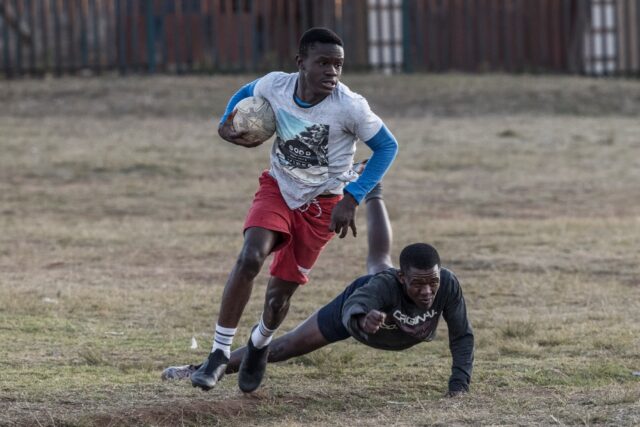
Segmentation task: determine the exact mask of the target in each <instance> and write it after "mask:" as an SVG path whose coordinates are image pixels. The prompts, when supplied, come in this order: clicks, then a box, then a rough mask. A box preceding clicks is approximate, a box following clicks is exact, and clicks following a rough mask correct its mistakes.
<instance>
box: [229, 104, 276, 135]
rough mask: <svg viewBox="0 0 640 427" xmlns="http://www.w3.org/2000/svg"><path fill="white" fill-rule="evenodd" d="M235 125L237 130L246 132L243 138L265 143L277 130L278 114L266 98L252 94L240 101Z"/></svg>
mask: <svg viewBox="0 0 640 427" xmlns="http://www.w3.org/2000/svg"><path fill="white" fill-rule="evenodd" d="M235 109H236V115H235V116H234V117H233V127H234V129H235V130H236V132H246V134H244V135H243V136H242V138H243V139H245V140H247V141H251V142H254V143H263V142H265V141H266V140H267V139H269V138H271V136H272V135H273V134H274V133H275V131H276V115H275V114H274V113H273V109H272V108H271V105H270V104H269V102H267V100H266V99H264V98H262V97H259V96H250V97H248V98H245V99H243V100H242V101H240V102H238V104H237V105H236V108H235Z"/></svg>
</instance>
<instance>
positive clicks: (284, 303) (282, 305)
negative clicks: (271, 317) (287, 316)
mask: <svg viewBox="0 0 640 427" xmlns="http://www.w3.org/2000/svg"><path fill="white" fill-rule="evenodd" d="M289 301H291V295H289V294H285V293H279V292H278V293H276V292H269V293H267V305H268V306H269V309H271V311H272V312H273V313H274V314H279V313H282V312H285V311H287V310H288V309H289Z"/></svg>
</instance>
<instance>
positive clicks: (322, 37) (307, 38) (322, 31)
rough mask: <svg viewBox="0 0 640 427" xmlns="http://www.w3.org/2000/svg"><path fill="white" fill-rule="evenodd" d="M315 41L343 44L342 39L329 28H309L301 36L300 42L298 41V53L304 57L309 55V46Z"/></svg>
mask: <svg viewBox="0 0 640 427" xmlns="http://www.w3.org/2000/svg"><path fill="white" fill-rule="evenodd" d="M314 43H330V44H337V45H338V46H342V39H341V38H340V37H339V36H338V35H337V34H336V33H334V32H333V31H331V30H330V29H328V28H324V27H313V28H309V29H308V30H307V31H305V32H304V34H303V35H302V37H300V43H298V54H299V55H300V56H302V57H305V56H307V53H309V48H310V47H311V45H313V44H314Z"/></svg>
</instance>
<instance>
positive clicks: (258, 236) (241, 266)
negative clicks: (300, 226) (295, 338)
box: [191, 227, 280, 391]
mask: <svg viewBox="0 0 640 427" xmlns="http://www.w3.org/2000/svg"><path fill="white" fill-rule="evenodd" d="M279 238H280V236H279V234H278V233H277V232H274V231H271V230H267V229H265V228H261V227H251V228H249V229H247V230H246V231H245V234H244V244H243V246H242V250H241V251H240V255H239V256H238V259H237V261H236V264H235V266H234V268H233V270H232V271H231V274H230V275H229V278H228V279H227V283H226V285H225V287H224V292H223V294H222V301H221V303H220V314H219V315H218V322H217V325H216V333H215V338H214V344H213V348H212V350H211V353H210V354H209V357H208V358H207V360H206V361H205V362H204V363H203V364H202V366H200V368H198V370H197V371H195V372H194V373H193V374H192V375H191V384H192V385H193V386H194V387H200V388H202V389H203V390H205V391H206V390H209V389H211V388H212V387H214V386H215V385H216V383H217V382H218V381H219V380H220V379H221V378H222V376H223V375H224V371H225V370H226V366H227V363H228V362H229V353H230V345H231V340H232V339H233V335H234V334H235V330H236V328H237V326H238V322H239V321H240V317H241V316H242V312H243V311H244V307H245V306H246V305H247V302H248V301H249V297H250V296H251V291H252V289H253V279H255V277H256V276H257V275H258V273H259V272H260V269H261V268H262V265H263V264H264V260H265V259H266V258H267V256H268V255H269V254H270V253H271V251H272V250H273V248H274V247H275V246H276V244H277V243H278V239H279Z"/></svg>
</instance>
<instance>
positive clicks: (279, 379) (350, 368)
mask: <svg viewBox="0 0 640 427" xmlns="http://www.w3.org/2000/svg"><path fill="white" fill-rule="evenodd" d="M249 78H250V77H249V76H240V77H208V78H182V79H177V78H168V77H159V78H147V79H143V78H137V77H132V78H127V79H115V78H102V79H89V80H82V79H63V80H43V81H15V82H1V83H0V99H2V102H1V103H0V153H2V154H1V156H0V367H1V368H2V369H0V425H104V424H111V425H181V424H184V425H201V424H211V425H258V424H260V425H293V426H302V425H336V424H344V423H346V422H347V420H348V423H349V424H352V425H372V424H383V423H385V424H392V425H461V424H474V425H475V424H483V425H487V424H489V425H637V424H640V403H639V401H640V379H639V378H638V377H634V376H632V371H638V370H640V339H639V338H638V337H640V286H639V285H640V283H639V280H638V277H639V275H640V267H639V264H638V253H639V252H640V155H639V153H640V139H639V138H638V135H640V121H638V119H637V115H638V114H639V113H640V89H638V85H637V82H630V81H624V80H619V81H608V80H591V79H574V78H565V77H562V78H542V77H537V78H533V77H507V76H481V77H469V76H458V75H452V76H434V77H431V76H430V77H425V76H409V77H402V78H398V79H396V80H391V79H390V78H385V77H371V78H369V77H367V76H348V77H347V82H348V83H349V84H350V85H351V86H352V87H353V88H356V89H357V90H359V91H361V92H362V93H363V94H364V95H365V96H367V97H368V98H369V99H370V101H371V103H372V104H373V105H374V107H375V108H376V110H377V111H379V112H380V113H381V115H382V116H383V118H384V119H385V121H386V122H387V124H388V125H389V127H390V128H391V129H392V130H393V132H394V133H395V134H396V136H397V137H398V140H399V141H400V144H401V151H400V155H399V157H398V160H397V161H396V163H395V164H394V166H393V169H392V170H391V171H390V173H389V175H388V177H387V178H386V179H385V188H386V190H385V191H386V200H387V202H388V206H389V210H390V214H391V219H392V221H393V225H394V232H395V240H394V252H395V253H396V254H397V253H398V250H399V249H400V248H402V247H403V246H404V245H405V244H407V243H409V242H412V241H415V240H424V241H429V242H432V243H434V244H435V245H436V246H437V247H438V248H439V249H440V251H441V254H442V256H443V258H444V260H445V264H446V265H448V266H449V267H450V268H452V269H453V270H454V271H455V272H456V273H457V274H458V276H459V277H460V279H461V281H462V284H463V287H464V290H465V294H466V298H467V304H468V307H469V312H470V316H471V320H472V323H473V325H474V328H475V333H476V342H477V350H476V365H475V372H474V382H473V384H472V387H473V392H472V393H471V394H469V395H468V396H465V397H464V398H462V399H455V400H450V399H443V398H442V397H441V396H442V394H443V392H444V390H445V388H446V385H445V384H446V379H447V377H448V373H449V369H450V356H449V353H448V349H447V343H446V339H445V337H446V328H444V326H443V330H441V331H440V338H439V339H438V340H436V341H435V342H433V343H430V344H425V345H422V346H417V347H415V348H413V349H411V350H408V351H406V352H402V353H387V352H380V351H374V350H371V349H368V348H366V347H364V346H362V345H359V344H356V343H354V342H351V341H348V342H345V343H341V344H338V345H335V346H333V347H330V348H327V349H323V350H321V351H319V352H317V353H315V354H312V355H309V356H307V357H304V358H300V359H298V360H294V361H291V362H287V363H283V364H280V365H277V366H272V367H270V369H269V371H268V373H267V378H266V380H265V383H264V386H263V388H262V389H261V390H260V391H259V392H258V393H256V395H255V396H249V397H247V396H243V395H241V394H240V393H239V391H238V390H237V386H236V384H235V378H234V377H228V378H227V379H226V380H225V381H223V382H222V383H221V384H220V387H219V388H217V389H215V390H213V391H211V392H209V393H208V394H204V393H201V392H199V391H197V390H195V389H192V388H191V387H190V386H189V385H188V384H186V383H184V382H183V383H178V384H166V383H162V382H160V381H159V373H160V371H161V370H162V368H163V367H165V366H167V365H169V364H175V363H187V362H196V361H200V360H201V359H203V358H204V356H205V354H206V352H207V349H208V347H209V345H210V338H211V333H212V329H213V322H214V319H215V314H216V311H217V309H218V299H219V297H220V295H221V291H222V285H223V283H224V281H225V279H226V276H227V273H228V271H229V269H230V268H231V266H232V264H233V261H234V258H235V255H236V253H237V251H238V249H239V248H240V244H241V233H240V229H241V225H242V221H243V217H244V214H245V212H246V209H247V208H248V206H249V203H250V200H251V195H252V194H253V192H254V190H255V187H256V178H257V176H258V174H259V171H260V170H261V169H262V168H264V167H266V166H267V164H268V162H267V158H268V149H269V147H268V146H267V145H265V146H263V147H260V148H257V149H253V150H245V149H240V148H238V147H234V146H231V145H229V144H226V143H223V142H222V141H220V140H219V139H218V138H217V136H215V122H214V121H213V120H214V117H213V116H215V115H218V114H220V112H221V110H222V105H223V103H224V102H225V101H226V99H227V97H228V96H229V95H230V93H231V92H232V90H233V88H235V87H238V86H239V84H241V83H242V82H244V81H246V80H248V79H249ZM365 156H366V148H364V149H363V148H362V147H360V148H359V157H365ZM363 214H364V212H362V211H361V212H360V213H359V215H360V216H359V228H360V231H361V234H360V236H359V237H358V238H357V239H353V238H347V239H345V240H340V241H339V240H335V241H333V242H332V243H331V244H330V245H329V247H328V248H327V249H326V251H325V252H324V253H323V255H322V257H321V259H320V261H319V262H318V265H317V267H316V268H315V270H314V272H313V274H312V282H311V283H310V284H309V285H308V286H306V287H305V288H304V289H302V290H301V291H300V292H299V293H298V295H297V296H296V298H295V301H294V303H293V308H292V310H291V312H290V314H289V317H288V318H287V320H286V323H285V325H284V327H283V328H284V329H288V328H291V327H292V326H294V325H295V324H296V323H297V322H299V321H301V320H303V319H304V318H305V317H306V316H307V315H309V314H310V313H311V312H312V311H313V310H314V309H315V308H317V307H318V306H320V305H321V304H323V303H325V302H327V301H328V300H329V299H330V298H331V297H332V296H333V295H334V294H336V293H337V292H338V291H339V290H341V289H342V287H343V286H344V285H345V284H347V283H348V282H349V281H350V280H351V279H353V278H354V277H356V276H357V275H359V274H361V272H362V271H363V270H364V254H365V240H364V235H365V234H364V231H365V223H364V221H363V219H364V215H363ZM345 260H349V261H348V262H347V261H345ZM265 278H266V276H265V275H264V274H261V276H260V277H259V279H258V280H257V281H256V286H255V291H254V295H253V297H252V300H251V302H250V304H249V306H248V307H247V309H246V311H245V316H244V318H243V319H242V323H241V325H240V326H241V330H240V334H239V336H238V338H237V339H236V342H237V343H238V344H241V343H243V342H244V341H245V339H246V337H247V333H248V329H249V327H250V326H251V324H252V323H253V322H254V321H255V320H256V318H257V316H258V314H259V312H260V307H261V300H262V293H263V292H264V286H265ZM192 336H195V337H196V339H197V340H198V341H199V343H200V348H199V349H198V350H196V351H192V350H190V349H189V344H190V340H191V337H192Z"/></svg>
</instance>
